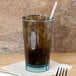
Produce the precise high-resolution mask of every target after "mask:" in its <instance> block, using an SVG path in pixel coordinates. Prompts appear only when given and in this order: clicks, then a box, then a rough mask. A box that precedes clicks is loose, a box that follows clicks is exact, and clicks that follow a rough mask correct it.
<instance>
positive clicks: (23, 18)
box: [22, 14, 54, 22]
mask: <svg viewBox="0 0 76 76" xmlns="http://www.w3.org/2000/svg"><path fill="white" fill-rule="evenodd" d="M28 16H45V17H47V18H48V19H45V20H32V19H26V17H28ZM22 20H23V21H30V22H49V21H53V20H54V18H52V19H49V15H47V14H30V15H25V16H22Z"/></svg>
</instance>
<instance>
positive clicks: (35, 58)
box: [26, 48, 50, 65]
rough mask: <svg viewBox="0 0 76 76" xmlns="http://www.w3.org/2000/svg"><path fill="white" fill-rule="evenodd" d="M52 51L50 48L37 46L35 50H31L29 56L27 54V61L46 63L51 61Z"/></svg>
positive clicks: (30, 62)
mask: <svg viewBox="0 0 76 76" xmlns="http://www.w3.org/2000/svg"><path fill="white" fill-rule="evenodd" d="M49 54H50V51H49V50H48V49H45V50H43V48H37V49H35V50H29V51H28V56H26V58H27V59H26V60H27V61H26V62H27V63H28V64H31V65H45V64H48V63H49V62H48V61H49V58H50V57H49V56H50V55H49Z"/></svg>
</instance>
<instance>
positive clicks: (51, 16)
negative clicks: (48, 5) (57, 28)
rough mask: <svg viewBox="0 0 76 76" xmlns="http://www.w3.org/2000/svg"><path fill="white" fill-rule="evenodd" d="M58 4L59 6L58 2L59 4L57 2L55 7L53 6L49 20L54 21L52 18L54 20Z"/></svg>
mask: <svg viewBox="0 0 76 76" xmlns="http://www.w3.org/2000/svg"><path fill="white" fill-rule="evenodd" d="M57 4H58V2H57V1H55V3H54V6H53V9H52V12H51V15H50V17H49V19H52V18H53V16H54V13H55V10H56V7H57Z"/></svg>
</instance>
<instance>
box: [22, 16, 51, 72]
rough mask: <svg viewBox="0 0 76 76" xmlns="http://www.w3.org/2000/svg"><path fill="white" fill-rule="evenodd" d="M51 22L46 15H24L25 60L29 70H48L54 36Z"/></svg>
mask: <svg viewBox="0 0 76 76" xmlns="http://www.w3.org/2000/svg"><path fill="white" fill-rule="evenodd" d="M51 22H52V21H51V20H49V17H48V16H46V15H29V16H24V17H23V37H24V51H25V61H26V67H27V69H28V70H29V71H37V72H39V71H46V70H48V68H47V67H49V61H50V50H51V38H52V26H51V24H52V23H51ZM28 67H29V68H28ZM31 67H32V69H30V68H31ZM39 68H41V70H40V69H39ZM42 68H43V70H42ZM44 68H45V70H44ZM37 69H38V70H37Z"/></svg>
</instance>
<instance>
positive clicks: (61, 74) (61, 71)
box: [56, 67, 68, 76]
mask: <svg viewBox="0 0 76 76" xmlns="http://www.w3.org/2000/svg"><path fill="white" fill-rule="evenodd" d="M67 71H68V69H67V68H62V67H58V69H57V72H56V76H67Z"/></svg>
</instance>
